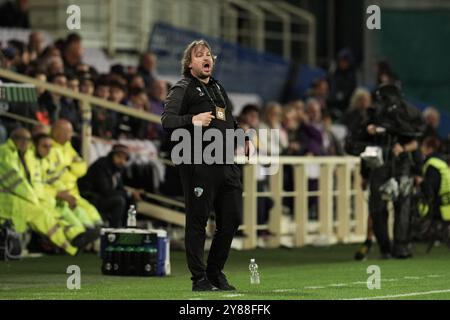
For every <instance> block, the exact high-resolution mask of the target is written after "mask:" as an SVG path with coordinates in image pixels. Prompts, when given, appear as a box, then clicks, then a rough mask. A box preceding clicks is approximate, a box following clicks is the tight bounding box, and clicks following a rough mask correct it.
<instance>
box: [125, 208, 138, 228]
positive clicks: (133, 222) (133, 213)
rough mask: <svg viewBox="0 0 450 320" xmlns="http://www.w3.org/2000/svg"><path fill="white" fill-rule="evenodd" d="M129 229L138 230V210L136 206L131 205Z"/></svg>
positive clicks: (128, 221) (128, 220)
mask: <svg viewBox="0 0 450 320" xmlns="http://www.w3.org/2000/svg"><path fill="white" fill-rule="evenodd" d="M127 227H128V228H136V208H135V206H134V205H131V206H130V209H128V219H127Z"/></svg>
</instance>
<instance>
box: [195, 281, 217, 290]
mask: <svg viewBox="0 0 450 320" xmlns="http://www.w3.org/2000/svg"><path fill="white" fill-rule="evenodd" d="M192 291H219V288H217V287H215V286H213V285H212V284H211V282H209V280H208V279H207V278H201V279H200V280H196V281H194V282H192Z"/></svg>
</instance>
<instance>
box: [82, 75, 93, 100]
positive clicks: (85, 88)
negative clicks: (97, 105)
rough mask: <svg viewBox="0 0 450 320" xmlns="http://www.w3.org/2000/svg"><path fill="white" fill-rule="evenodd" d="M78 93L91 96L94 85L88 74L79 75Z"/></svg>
mask: <svg viewBox="0 0 450 320" xmlns="http://www.w3.org/2000/svg"><path fill="white" fill-rule="evenodd" d="M80 92H81V93H84V94H87V95H89V96H93V95H94V92H95V84H94V80H93V79H92V77H91V75H90V74H89V73H83V74H81V75H80Z"/></svg>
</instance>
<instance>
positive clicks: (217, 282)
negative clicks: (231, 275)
mask: <svg viewBox="0 0 450 320" xmlns="http://www.w3.org/2000/svg"><path fill="white" fill-rule="evenodd" d="M208 280H209V281H210V282H211V283H212V284H213V285H214V286H216V287H217V288H219V289H220V290H223V291H235V290H236V288H235V287H233V286H232V285H231V284H229V283H228V280H227V277H225V275H224V274H223V273H222V272H221V273H219V275H208Z"/></svg>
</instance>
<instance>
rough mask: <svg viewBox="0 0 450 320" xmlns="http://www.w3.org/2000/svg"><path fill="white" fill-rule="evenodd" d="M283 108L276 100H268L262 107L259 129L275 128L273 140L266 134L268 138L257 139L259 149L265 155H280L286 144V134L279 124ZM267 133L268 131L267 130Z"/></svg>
mask: <svg viewBox="0 0 450 320" xmlns="http://www.w3.org/2000/svg"><path fill="white" fill-rule="evenodd" d="M282 115H283V109H282V107H281V105H280V104H279V103H277V102H273V101H272V102H268V103H267V105H266V107H265V109H264V117H263V122H262V123H260V125H259V130H261V129H266V130H270V129H277V131H276V136H274V138H275V140H273V141H272V136H271V135H270V134H268V135H267V138H268V139H262V140H261V141H259V150H260V151H262V152H263V154H267V155H280V154H282V153H283V152H284V150H285V149H286V148H287V146H288V140H287V134H286V131H285V130H284V129H283V127H282V125H281V120H282ZM268 133H269V132H268Z"/></svg>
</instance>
